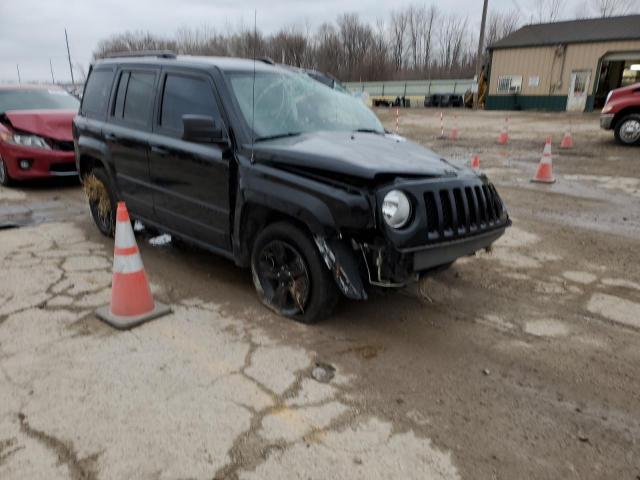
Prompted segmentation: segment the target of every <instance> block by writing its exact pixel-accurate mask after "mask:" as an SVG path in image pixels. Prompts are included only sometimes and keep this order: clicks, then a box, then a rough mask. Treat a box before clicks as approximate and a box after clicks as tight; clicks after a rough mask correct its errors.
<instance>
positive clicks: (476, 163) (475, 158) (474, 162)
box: [471, 155, 480, 170]
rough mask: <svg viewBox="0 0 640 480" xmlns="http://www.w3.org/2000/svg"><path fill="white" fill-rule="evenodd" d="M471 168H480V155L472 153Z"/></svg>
mask: <svg viewBox="0 0 640 480" xmlns="http://www.w3.org/2000/svg"><path fill="white" fill-rule="evenodd" d="M471 168H473V169H474V170H480V155H474V156H473V157H471Z"/></svg>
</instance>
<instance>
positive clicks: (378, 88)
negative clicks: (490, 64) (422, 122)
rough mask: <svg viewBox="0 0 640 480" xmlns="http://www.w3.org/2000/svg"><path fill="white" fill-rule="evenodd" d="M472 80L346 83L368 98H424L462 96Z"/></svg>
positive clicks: (468, 88) (353, 90) (351, 88)
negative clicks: (449, 95)
mask: <svg viewBox="0 0 640 480" xmlns="http://www.w3.org/2000/svg"><path fill="white" fill-rule="evenodd" d="M472 82H473V80H472V79H470V78H468V79H459V80H407V81H389V82H347V83H345V84H344V85H345V86H346V87H347V89H348V90H350V91H351V92H365V93H367V94H369V97H393V98H395V97H403V96H404V97H425V96H427V95H433V94H437V93H440V94H458V95H464V94H465V92H466V91H467V90H470V89H471V84H472Z"/></svg>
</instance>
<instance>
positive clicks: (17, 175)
mask: <svg viewBox="0 0 640 480" xmlns="http://www.w3.org/2000/svg"><path fill="white" fill-rule="evenodd" d="M79 103H80V102H79V101H78V100H77V99H76V98H75V97H73V96H72V95H70V94H69V93H67V92H66V91H65V90H63V89H62V88H60V87H57V86H41V85H28V86H22V85H21V86H5V85H3V86H0V184H2V185H9V184H10V183H11V181H12V180H28V179H33V178H42V177H50V176H70V175H77V171H76V165H75V155H74V150H73V135H72V132H71V123H72V121H73V117H75V116H76V114H77V113H78V106H79Z"/></svg>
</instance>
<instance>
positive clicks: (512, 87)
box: [498, 75, 522, 93]
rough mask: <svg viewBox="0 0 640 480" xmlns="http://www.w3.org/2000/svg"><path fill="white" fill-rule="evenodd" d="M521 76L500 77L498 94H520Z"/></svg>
mask: <svg viewBox="0 0 640 480" xmlns="http://www.w3.org/2000/svg"><path fill="white" fill-rule="evenodd" d="M521 89H522V76H521V75H501V76H499V77H498V93H520V90H521Z"/></svg>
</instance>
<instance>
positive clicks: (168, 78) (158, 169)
mask: <svg viewBox="0 0 640 480" xmlns="http://www.w3.org/2000/svg"><path fill="white" fill-rule="evenodd" d="M158 90H159V92H158V97H159V98H158V100H157V104H158V107H157V108H156V115H155V120H154V135H153V136H152V138H151V140H150V153H149V158H150V163H149V166H150V170H151V180H152V182H153V186H154V194H153V199H154V206H155V210H156V214H157V216H158V219H159V220H160V221H161V223H163V224H164V225H165V226H166V227H167V228H168V229H170V230H176V231H179V232H180V233H183V234H186V235H188V236H189V237H191V238H193V239H195V240H199V241H201V242H204V243H206V244H207V245H210V246H214V247H217V248H221V249H224V250H230V241H229V203H230V202H229V159H230V155H231V150H230V149H229V148H227V147H226V146H224V145H215V144H211V143H196V142H188V141H185V140H183V139H182V133H183V126H182V116H183V115H188V114H195V115H209V116H211V117H213V119H214V121H215V122H216V125H224V122H223V119H222V115H221V108H220V104H219V101H218V98H217V94H216V91H215V87H214V83H213V80H212V78H211V77H210V76H209V75H208V74H206V73H205V72H194V71H189V70H181V69H177V68H176V69H163V73H162V76H161V80H160V88H159V89H158Z"/></svg>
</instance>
